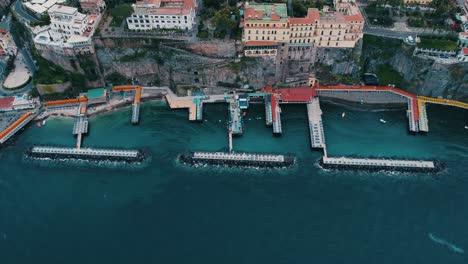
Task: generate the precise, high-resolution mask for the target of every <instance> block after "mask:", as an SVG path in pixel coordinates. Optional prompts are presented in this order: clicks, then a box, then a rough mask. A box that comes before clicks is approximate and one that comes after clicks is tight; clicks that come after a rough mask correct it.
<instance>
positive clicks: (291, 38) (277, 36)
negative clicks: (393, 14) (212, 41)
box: [242, 2, 364, 59]
mask: <svg viewBox="0 0 468 264" xmlns="http://www.w3.org/2000/svg"><path fill="white" fill-rule="evenodd" d="M363 30H364V18H363V16H362V15H361V13H360V11H359V8H358V7H357V6H356V5H355V3H353V2H335V10H333V11H330V9H329V8H328V7H324V9H323V10H322V11H321V12H320V11H319V10H318V9H316V8H310V9H309V10H308V12H307V15H306V17H303V18H292V17H288V16H287V8H286V4H282V3H281V4H250V5H249V4H247V5H246V8H245V12H244V20H243V36H242V41H243V42H244V44H245V49H244V55H245V56H276V55H277V54H278V50H279V53H283V54H284V46H285V44H286V45H287V47H288V51H295V50H307V49H311V48H314V47H330V48H332V47H337V48H353V47H354V46H355V45H356V43H357V42H358V41H359V40H360V39H362V37H363V35H364V33H363ZM274 46H277V48H276V51H275V50H274V49H275V48H274ZM287 56H288V58H289V59H291V58H292V57H294V54H288V55H287ZM301 56H302V55H300V54H299V57H301ZM299 59H301V58H299Z"/></svg>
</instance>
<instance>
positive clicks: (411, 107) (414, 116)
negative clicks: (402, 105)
mask: <svg viewBox="0 0 468 264" xmlns="http://www.w3.org/2000/svg"><path fill="white" fill-rule="evenodd" d="M407 114H408V123H409V130H410V131H411V132H418V131H419V127H418V122H419V115H418V103H417V99H408V112H407Z"/></svg>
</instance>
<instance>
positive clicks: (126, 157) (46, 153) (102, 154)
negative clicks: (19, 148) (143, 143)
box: [27, 146, 144, 162]
mask: <svg viewBox="0 0 468 264" xmlns="http://www.w3.org/2000/svg"><path fill="white" fill-rule="evenodd" d="M27 155H28V156H30V157H33V158H52V159H63V158H72V159H84V160H111V161H129V162H139V161H143V159H144V155H143V153H142V152H141V151H139V150H119V149H95V148H81V149H78V148H69V147H52V146H34V147H32V148H31V149H29V150H28V151H27Z"/></svg>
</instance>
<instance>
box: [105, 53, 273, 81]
mask: <svg viewBox="0 0 468 264" xmlns="http://www.w3.org/2000/svg"><path fill="white" fill-rule="evenodd" d="M200 45H201V44H196V45H190V46H189V47H190V49H194V51H196V50H197V49H200V47H201V46H200ZM203 45H205V44H203ZM209 46H211V44H210V45H209ZM223 46H224V45H223ZM223 46H221V48H218V49H217V51H213V50H212V51H211V52H212V53H210V55H211V56H210V57H207V56H202V55H197V54H195V53H192V52H189V51H186V50H185V49H184V50H183V49H178V48H174V47H168V46H165V45H161V46H159V47H158V48H157V49H145V48H136V49H135V48H124V49H123V48H98V49H97V56H98V58H99V62H100V64H101V66H102V68H103V73H104V76H109V75H110V74H112V73H114V72H117V73H119V74H120V75H123V76H124V77H126V78H136V79H137V80H138V81H139V82H140V83H141V84H143V85H172V86H175V85H192V86H195V87H197V86H198V87H205V86H210V87H216V86H218V87H224V88H225V87H230V88H234V87H235V88H240V87H241V86H243V85H245V84H249V85H251V86H253V87H257V88H262V87H264V86H265V85H266V84H267V83H268V82H270V81H271V78H273V80H274V70H275V69H274V67H271V65H272V64H273V61H271V60H269V59H265V60H262V59H242V60H236V59H234V58H232V54H230V55H229V56H228V57H230V58H219V57H220V56H215V55H216V54H219V52H221V53H223V48H222V47H223ZM218 47H219V46H218ZM185 48H187V47H185ZM213 52H214V53H213ZM137 53H140V54H143V55H141V56H133V55H132V54H137ZM203 53H205V52H203ZM231 53H232V52H231ZM132 56H133V57H132ZM215 57H218V58H215Z"/></svg>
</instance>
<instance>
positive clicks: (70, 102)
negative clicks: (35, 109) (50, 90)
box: [44, 96, 88, 108]
mask: <svg viewBox="0 0 468 264" xmlns="http://www.w3.org/2000/svg"><path fill="white" fill-rule="evenodd" d="M87 101H88V98H87V97H86V96H80V97H78V98H76V99H65V100H55V101H47V102H45V103H44V105H45V106H46V107H47V108H57V107H68V106H77V105H79V104H81V103H84V102H87Z"/></svg>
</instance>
